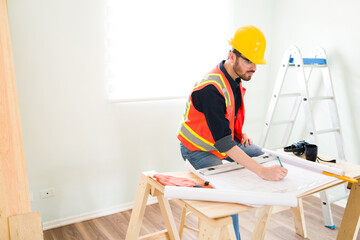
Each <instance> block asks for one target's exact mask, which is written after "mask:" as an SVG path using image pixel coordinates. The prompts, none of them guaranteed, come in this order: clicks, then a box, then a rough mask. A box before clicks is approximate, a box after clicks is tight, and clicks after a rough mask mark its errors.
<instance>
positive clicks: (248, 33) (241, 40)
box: [229, 25, 266, 64]
mask: <svg viewBox="0 0 360 240" xmlns="http://www.w3.org/2000/svg"><path fill="white" fill-rule="evenodd" d="M229 43H230V45H231V46H232V47H233V48H235V49H236V50H237V51H239V52H240V53H241V54H242V55H244V56H245V57H246V58H247V59H249V60H250V61H252V62H253V63H255V64H266V60H265V57H264V55H265V48H266V39H265V36H264V34H263V33H262V32H261V31H260V30H259V29H258V28H256V27H254V26H251V25H247V26H243V27H240V28H238V29H237V30H236V32H235V34H234V37H233V38H231V39H230V40H229Z"/></svg>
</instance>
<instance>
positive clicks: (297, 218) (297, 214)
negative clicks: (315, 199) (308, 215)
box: [291, 198, 307, 238]
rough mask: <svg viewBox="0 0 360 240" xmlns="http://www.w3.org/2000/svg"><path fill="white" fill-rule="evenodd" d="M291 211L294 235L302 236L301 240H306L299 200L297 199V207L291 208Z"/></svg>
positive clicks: (302, 207)
mask: <svg viewBox="0 0 360 240" xmlns="http://www.w3.org/2000/svg"><path fill="white" fill-rule="evenodd" d="M291 211H292V213H293V218H294V225H295V231H296V233H297V234H299V235H300V236H302V237H303V238H307V231H306V225H305V214H304V206H303V201H302V199H301V198H298V205H297V207H292V208H291Z"/></svg>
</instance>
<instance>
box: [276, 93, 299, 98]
mask: <svg viewBox="0 0 360 240" xmlns="http://www.w3.org/2000/svg"><path fill="white" fill-rule="evenodd" d="M298 96H301V93H282V94H279V97H298Z"/></svg>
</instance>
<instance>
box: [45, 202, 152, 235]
mask: <svg viewBox="0 0 360 240" xmlns="http://www.w3.org/2000/svg"><path fill="white" fill-rule="evenodd" d="M154 203H157V198H154V197H151V196H150V197H149V199H148V201H147V205H150V204H154ZM133 206H134V202H130V203H125V204H121V205H118V206H114V207H110V208H106V209H101V210H97V211H93V212H87V213H82V214H79V215H75V216H70V217H66V218H62V219H57V220H52V221H47V222H43V230H44V231H45V230H49V229H52V228H57V227H62V226H65V225H69V224H73V223H78V222H82V221H86V220H90V219H94V218H98V217H104V216H108V215H111V214H115V213H119V212H123V211H127V210H129V209H132V207H133Z"/></svg>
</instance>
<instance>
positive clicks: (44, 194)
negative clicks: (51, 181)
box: [40, 188, 55, 199]
mask: <svg viewBox="0 0 360 240" xmlns="http://www.w3.org/2000/svg"><path fill="white" fill-rule="evenodd" d="M54 196H55V189H54V188H48V189H43V190H41V191H40V198H41V199H44V198H51V197H54Z"/></svg>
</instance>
